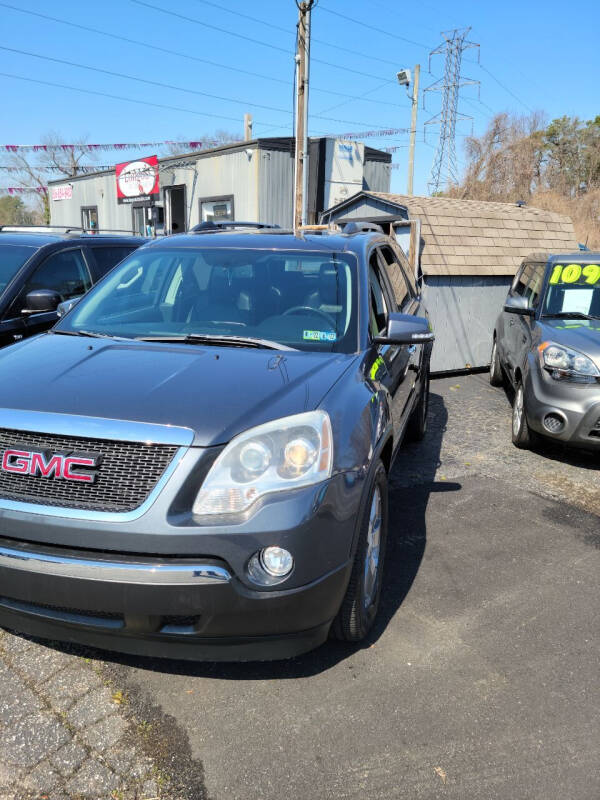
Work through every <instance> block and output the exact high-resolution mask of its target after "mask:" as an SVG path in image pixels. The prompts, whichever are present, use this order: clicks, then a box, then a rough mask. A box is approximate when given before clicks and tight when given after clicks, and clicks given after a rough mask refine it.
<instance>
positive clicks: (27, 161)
mask: <svg viewBox="0 0 600 800" xmlns="http://www.w3.org/2000/svg"><path fill="white" fill-rule="evenodd" d="M86 138H87V137H82V138H80V139H79V140H78V141H76V142H74V143H72V144H73V145H74V146H73V147H65V146H64V145H63V144H62V138H61V137H60V136H59V134H58V133H56V132H54V131H52V132H50V133H47V134H46V135H45V136H43V137H42V141H41V143H42V144H43V145H44V146H45V148H46V149H45V150H38V151H33V150H20V151H17V152H16V153H12V155H11V156H10V158H9V164H10V166H12V167H16V168H17V170H18V171H17V172H15V178H14V181H15V183H16V184H17V185H18V186H22V187H24V188H26V189H36V194H35V197H36V203H37V204H38V211H39V212H40V213H41V216H42V218H43V221H44V222H45V223H46V224H48V223H49V222H50V203H49V199H48V180H52V177H55V178H56V177H59V178H60V177H65V178H74V177H75V176H76V175H79V174H81V173H82V172H83V170H82V167H83V166H84V165H83V164H82V162H83V160H84V159H85V158H87V159H89V160H92V161H93V160H94V158H95V156H94V154H93V153H91V154H90V152H89V151H88V150H87V148H85V147H84V145H85V140H86ZM86 166H89V164H88V165H86Z"/></svg>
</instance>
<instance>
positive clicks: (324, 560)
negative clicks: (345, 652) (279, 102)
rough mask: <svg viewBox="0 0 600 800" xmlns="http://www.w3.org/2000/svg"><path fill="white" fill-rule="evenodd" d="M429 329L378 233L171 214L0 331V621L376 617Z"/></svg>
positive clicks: (77, 631) (178, 646)
mask: <svg viewBox="0 0 600 800" xmlns="http://www.w3.org/2000/svg"><path fill="white" fill-rule="evenodd" d="M432 341H433V334H432V333H431V329H430V325H429V322H428V320H427V318H426V312H425V309H424V307H423V303H422V300H421V297H420V293H419V290H418V288H417V285H416V284H415V282H414V280H413V278H412V276H411V274H410V269H409V268H408V264H407V262H406V259H405V257H404V255H403V253H402V252H401V251H400V250H399V248H398V247H397V245H396V243H395V242H394V241H393V240H392V239H390V238H388V237H386V236H384V235H382V234H377V233H361V232H357V233H355V234H352V235H343V234H329V233H323V234H320V235H317V234H313V235H311V234H306V235H294V234H292V233H290V232H287V233H286V232H283V231H281V232H278V233H275V232H273V231H269V230H266V231H255V232H252V233H248V232H244V233H241V232H230V233H227V232H222V233H211V234H210V235H206V234H202V233H196V234H188V235H185V234H182V235H179V236H173V237H167V238H165V239H162V240H156V241H153V242H152V243H150V244H147V245H146V246H144V247H142V248H140V249H139V250H137V251H136V252H135V253H133V254H132V255H130V256H129V257H128V258H126V259H125V261H123V262H122V263H121V264H120V265H119V266H118V267H116V268H115V269H114V270H113V271H112V272H111V273H110V274H109V275H107V276H106V277H105V278H104V279H103V280H102V281H101V282H100V283H99V284H98V285H97V286H95V287H94V288H93V289H92V290H91V291H90V292H88V294H87V295H85V296H84V297H83V299H82V300H81V301H80V302H79V303H78V304H77V305H76V306H75V307H74V308H73V309H72V310H71V311H70V312H69V313H68V314H67V315H66V316H65V317H64V318H63V319H61V320H60V322H59V323H58V325H56V326H55V327H54V328H53V329H52V331H50V332H49V333H48V334H45V335H42V336H39V337H36V338H35V339H30V340H28V341H25V342H22V343H20V344H16V345H14V346H13V347H9V348H6V349H5V350H4V351H2V352H1V353H0V373H1V374H2V382H1V383H0V583H1V585H2V592H1V595H2V596H1V597H0V622H1V624H3V625H6V626H7V627H10V628H14V629H17V630H21V631H26V632H28V633H31V634H35V635H41V636H47V637H50V638H52V639H61V640H70V641H77V642H82V643H87V644H91V645H96V646H100V647H105V648H108V649H114V650H121V651H125V652H130V653H137V654H155V655H160V656H172V657H183V658H205V659H252V658H258V659H266V658H281V657H288V656H293V655H296V654H298V653H301V652H304V651H306V650H309V649H311V648H313V647H316V646H317V645H319V644H321V643H322V642H323V641H324V640H325V639H326V638H327V636H328V634H329V633H330V632H331V633H332V634H333V635H335V636H337V637H338V638H341V639H345V640H351V641H357V640H360V639H362V638H363V637H364V636H365V635H366V633H367V632H368V630H369V629H370V627H371V625H372V624H373V620H374V618H375V615H376V612H377V607H378V604H379V596H380V592H381V587H382V578H381V576H382V568H383V560H384V554H385V545H386V535H387V528H388V505H387V485H388V474H389V471H390V469H391V466H392V463H393V460H394V458H395V457H396V455H397V454H398V451H399V448H400V445H401V443H402V440H403V438H405V437H410V438H411V439H419V438H421V437H422V436H423V435H424V433H425V427H426V420H427V405H428V396H429V395H428V392H429V359H430V351H431V342H432Z"/></svg>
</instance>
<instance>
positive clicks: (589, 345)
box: [540, 317, 600, 368]
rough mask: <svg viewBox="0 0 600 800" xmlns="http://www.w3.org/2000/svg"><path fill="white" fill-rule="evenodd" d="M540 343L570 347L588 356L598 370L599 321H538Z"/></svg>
mask: <svg viewBox="0 0 600 800" xmlns="http://www.w3.org/2000/svg"><path fill="white" fill-rule="evenodd" d="M540 329H541V331H540V332H541V336H542V341H552V342H556V344H564V345H565V346H566V347H572V348H573V350H578V351H579V352H580V353H583V354H584V355H586V356H588V357H589V358H591V359H592V361H594V362H595V363H596V364H597V365H598V367H599V368H600V319H599V320H594V319H590V320H587V319H548V318H547V317H546V318H544V319H542V320H540Z"/></svg>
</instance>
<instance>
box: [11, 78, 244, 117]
mask: <svg viewBox="0 0 600 800" xmlns="http://www.w3.org/2000/svg"><path fill="white" fill-rule="evenodd" d="M0 77H2V78H13V79H14V80H18V81H26V82H27V83H37V84H39V85H40V86H52V87H53V88H55V89H69V90H70V91H72V92H81V93H82V94H93V95H96V96H97V97H108V98H110V99H111V100H124V101H125V102H126V103H138V104H139V105H142V106H152V107H153V108H163V109H166V110H167V111H179V112H181V113H183V114H194V115H195V116H198V117H212V118H213V119H225V120H227V121H228V122H237V123H239V122H240V120H239V119H238V118H237V117H226V116H224V115H223V114H209V113H208V112H207V111H195V110H193V109H191V108H181V107H180V106H168V105H165V104H164V103H153V102H151V101H150V100H139V99H137V98H135V97H123V95H119V94H109V93H108V92H98V91H96V90H95V89H81V88H80V87H79V86H68V85H67V84H64V83H54V82H52V81H42V80H40V79H38V78H27V77H25V76H24V75H14V74H12V73H10V72H0Z"/></svg>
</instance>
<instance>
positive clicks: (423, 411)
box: [404, 364, 429, 442]
mask: <svg viewBox="0 0 600 800" xmlns="http://www.w3.org/2000/svg"><path fill="white" fill-rule="evenodd" d="M428 410H429V364H427V366H426V367H425V376H424V378H423V383H422V384H421V392H420V394H419V399H418V400H417V405H416V406H415V407H414V408H413V410H412V412H411V415H410V417H409V418H408V422H407V423H406V431H405V433H404V441H405V442H420V441H421V439H423V438H424V436H425V434H426V433H427V411H428Z"/></svg>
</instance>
